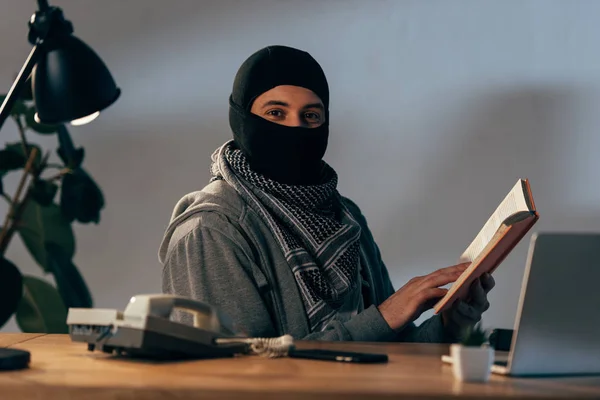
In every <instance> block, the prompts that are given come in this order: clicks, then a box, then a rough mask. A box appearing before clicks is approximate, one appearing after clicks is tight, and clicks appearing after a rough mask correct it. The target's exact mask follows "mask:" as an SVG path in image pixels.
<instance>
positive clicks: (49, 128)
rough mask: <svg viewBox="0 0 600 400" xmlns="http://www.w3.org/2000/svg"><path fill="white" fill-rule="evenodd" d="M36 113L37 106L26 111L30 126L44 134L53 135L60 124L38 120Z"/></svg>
mask: <svg viewBox="0 0 600 400" xmlns="http://www.w3.org/2000/svg"><path fill="white" fill-rule="evenodd" d="M35 113H36V110H35V107H29V108H28V109H27V111H26V112H25V123H26V124H27V126H28V127H29V128H31V129H32V130H34V131H36V132H37V133H40V134H42V135H51V134H54V133H56V131H58V127H59V125H46V124H40V123H38V122H36V121H35Z"/></svg>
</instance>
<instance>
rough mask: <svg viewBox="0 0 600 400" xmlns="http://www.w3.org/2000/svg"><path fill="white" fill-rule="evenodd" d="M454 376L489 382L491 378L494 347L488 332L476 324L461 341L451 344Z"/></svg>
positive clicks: (467, 380)
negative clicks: (489, 340) (490, 343)
mask: <svg viewBox="0 0 600 400" xmlns="http://www.w3.org/2000/svg"><path fill="white" fill-rule="evenodd" d="M450 357H452V368H453V372H454V376H455V377H456V378H457V379H459V380H460V381H463V382H487V381H488V380H489V378H490V372H491V369H492V363H493V362H494V349H493V348H492V347H491V346H489V342H488V334H487V332H486V331H485V330H483V329H482V328H481V325H480V324H477V325H475V326H474V327H473V328H472V329H471V330H470V332H469V333H468V335H466V337H465V339H464V340H463V341H462V342H461V343H455V344H452V345H451V346H450Z"/></svg>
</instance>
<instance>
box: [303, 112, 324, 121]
mask: <svg viewBox="0 0 600 400" xmlns="http://www.w3.org/2000/svg"><path fill="white" fill-rule="evenodd" d="M304 118H305V119H306V120H307V121H309V122H319V121H321V115H320V114H319V113H316V112H314V111H308V112H305V113H304Z"/></svg>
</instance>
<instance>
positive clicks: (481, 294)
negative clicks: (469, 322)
mask: <svg viewBox="0 0 600 400" xmlns="http://www.w3.org/2000/svg"><path fill="white" fill-rule="evenodd" d="M469 294H470V295H471V296H470V297H471V299H470V301H469V304H471V305H473V306H475V307H476V308H477V309H483V307H484V306H485V303H486V302H487V296H486V293H485V291H484V290H483V286H482V284H481V280H479V279H475V281H474V282H473V284H472V285H471V288H470V289H469Z"/></svg>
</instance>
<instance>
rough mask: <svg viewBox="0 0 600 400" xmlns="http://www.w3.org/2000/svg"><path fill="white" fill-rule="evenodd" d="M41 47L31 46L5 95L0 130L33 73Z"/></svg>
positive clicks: (0, 113)
mask: <svg viewBox="0 0 600 400" xmlns="http://www.w3.org/2000/svg"><path fill="white" fill-rule="evenodd" d="M42 46H43V45H42V44H36V45H35V46H33V48H32V49H31V52H30V53H29V57H27V60H26V61H25V64H23V67H22V68H21V71H20V72H19V75H18V76H17V79H15V81H14V83H13V85H12V87H11V88H10V91H9V92H8V94H7V95H6V98H5V99H4V103H2V106H0V129H2V125H4V122H5V121H6V120H7V119H8V117H9V116H10V112H11V111H12V109H13V107H14V105H15V103H16V102H17V99H18V98H19V94H20V93H21V91H22V90H23V86H24V85H25V82H26V81H27V78H29V75H31V71H33V67H34V66H35V64H36V63H37V61H38V57H39V55H40V54H41V53H42Z"/></svg>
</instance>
